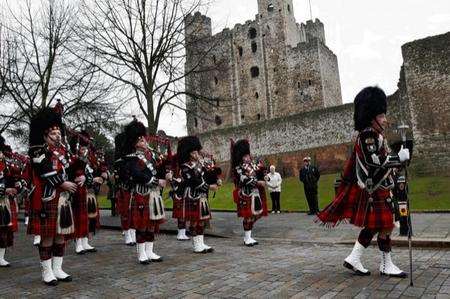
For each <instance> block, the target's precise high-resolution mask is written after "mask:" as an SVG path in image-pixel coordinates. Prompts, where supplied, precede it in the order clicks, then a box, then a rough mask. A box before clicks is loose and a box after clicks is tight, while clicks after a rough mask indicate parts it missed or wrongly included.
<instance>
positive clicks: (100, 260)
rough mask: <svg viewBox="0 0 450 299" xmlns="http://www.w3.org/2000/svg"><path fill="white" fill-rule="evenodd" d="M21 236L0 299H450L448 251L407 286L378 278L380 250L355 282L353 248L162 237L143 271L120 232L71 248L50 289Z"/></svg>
mask: <svg viewBox="0 0 450 299" xmlns="http://www.w3.org/2000/svg"><path fill="white" fill-rule="evenodd" d="M294 216H295V215H293V216H289V217H294ZM216 217H217V215H216ZM277 217H278V216H277ZM297 217H299V218H301V217H300V216H297ZM280 219H281V217H280ZM277 221H278V220H277ZM262 223H264V222H261V224H260V225H259V226H260V228H262V226H263V224H262ZM20 231H21V232H20V233H19V234H18V236H17V238H16V239H17V240H16V245H15V248H14V251H13V252H8V254H7V257H8V259H9V261H10V262H11V263H12V267H11V268H2V269H0V282H1V283H0V297H2V298H10V297H44V296H46V297H50V298H53V297H63V298H77V299H79V298H88V297H92V298H104V297H108V298H119V297H120V298H130V297H137V298H143V297H156V298H181V297H188V298H200V297H209V298H221V297H222V298H233V297H236V298H240V297H250V298H261V297H262V298H287V297H294V298H305V297H310V298H332V297H336V298H349V297H356V298H369V297H371V298H383V297H387V298H397V297H400V296H403V297H405V298H407V297H423V298H450V251H449V250H446V249H417V250H416V251H415V252H414V275H415V286H414V287H409V286H408V280H405V279H394V278H386V277H380V276H379V274H378V271H377V268H378V263H379V252H378V250H377V249H376V247H375V246H373V247H370V248H369V249H368V250H367V252H366V254H365V255H364V259H363V260H364V264H365V266H366V267H367V268H369V269H370V270H371V271H372V272H373V274H372V275H371V276H369V277H359V276H354V275H353V274H351V273H350V272H349V271H348V270H346V269H344V268H343V267H342V266H341V263H342V260H343V259H344V258H345V256H346V255H347V254H348V252H349V250H350V249H351V247H350V246H348V245H333V244H328V245H325V244H314V243H305V244H299V243H297V242H291V241H289V240H284V241H283V240H281V239H270V240H261V241H262V242H261V244H260V245H258V246H256V247H253V248H247V247H245V246H243V245H242V244H241V242H242V241H241V239H240V238H238V237H230V238H207V239H206V240H207V243H208V244H210V245H213V246H214V247H215V248H216V251H215V252H214V253H212V254H207V255H196V254H193V253H191V248H190V247H191V246H190V242H179V241H176V240H175V239H174V236H173V235H160V236H158V238H157V241H156V243H155V248H156V250H157V252H158V253H159V254H162V255H164V258H165V260H164V262H162V263H154V264H151V265H148V266H142V265H138V264H137V263H136V257H135V255H136V254H135V249H134V248H130V247H127V246H125V245H123V244H122V237H121V235H120V233H119V232H118V231H115V230H102V231H100V233H99V234H98V235H97V236H96V238H95V240H94V242H93V244H94V245H95V246H96V247H97V248H98V250H99V251H98V252H97V253H95V254H89V255H84V256H77V255H75V254H74V251H73V247H74V246H73V244H70V246H69V247H70V248H69V249H68V250H67V256H66V258H65V263H64V269H65V270H66V271H67V272H69V273H70V274H72V275H73V277H74V281H73V282H72V283H64V284H63V283H61V284H60V285H58V286H57V287H46V286H44V285H43V284H42V283H41V282H40V269H39V264H38V254H37V250H36V249H34V248H33V247H32V246H31V242H32V240H31V238H30V237H26V236H25V235H24V233H23V231H24V227H23V226H21V228H20ZM262 234H263V232H262V231H261V232H260V235H262ZM394 260H395V261H396V263H397V264H398V266H399V267H401V268H403V269H407V268H408V264H407V261H408V254H407V251H406V249H402V248H395V249H394Z"/></svg>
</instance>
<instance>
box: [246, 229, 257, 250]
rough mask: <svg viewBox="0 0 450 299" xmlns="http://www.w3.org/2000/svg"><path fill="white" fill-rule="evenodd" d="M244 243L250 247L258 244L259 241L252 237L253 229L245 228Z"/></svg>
mask: <svg viewBox="0 0 450 299" xmlns="http://www.w3.org/2000/svg"><path fill="white" fill-rule="evenodd" d="M244 245H245V246H248V247H252V246H255V245H258V242H257V241H256V240H255V239H253V238H252V231H251V230H245V231H244Z"/></svg>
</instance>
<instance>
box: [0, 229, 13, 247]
mask: <svg viewBox="0 0 450 299" xmlns="http://www.w3.org/2000/svg"><path fill="white" fill-rule="evenodd" d="M13 245H14V232H13V230H12V227H0V248H7V247H12V246H13Z"/></svg>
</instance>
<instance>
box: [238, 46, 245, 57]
mask: <svg viewBox="0 0 450 299" xmlns="http://www.w3.org/2000/svg"><path fill="white" fill-rule="evenodd" d="M238 52H239V56H240V57H242V54H243V53H244V49H242V47H238Z"/></svg>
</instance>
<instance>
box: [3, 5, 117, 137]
mask: <svg viewBox="0 0 450 299" xmlns="http://www.w3.org/2000/svg"><path fill="white" fill-rule="evenodd" d="M77 4H78V3H77V1H70V0H41V1H31V0H19V1H14V2H13V1H11V2H7V5H6V6H5V7H4V9H3V13H4V15H7V16H8V18H2V22H3V24H2V26H3V28H4V29H6V30H7V33H5V34H4V35H3V36H4V37H5V40H4V42H6V45H5V48H6V49H7V50H6V51H4V52H3V53H4V55H3V57H2V58H3V59H2V60H3V61H4V62H6V63H3V64H2V65H0V76H1V78H2V82H3V84H4V85H2V86H3V97H4V99H3V101H2V108H5V109H2V112H0V114H1V115H0V116H1V117H2V118H4V119H6V120H7V121H6V122H5V124H7V125H12V124H14V126H10V127H9V128H8V131H10V133H12V134H13V135H16V136H21V135H23V134H24V133H25V130H26V127H27V126H26V124H28V123H29V120H30V118H31V117H32V116H33V115H34V113H35V112H36V111H37V110H39V109H40V108H43V107H47V106H53V105H55V104H56V100H57V99H58V98H59V99H61V101H62V103H63V105H64V107H65V109H64V115H65V118H66V122H67V123H69V124H70V125H71V126H77V125H84V124H86V123H87V124H91V123H93V122H94V123H98V124H102V123H105V122H107V121H108V120H110V119H111V116H112V115H114V109H117V108H118V107H117V105H116V104H115V103H114V102H111V100H110V98H108V95H109V92H111V91H112V87H113V85H112V84H113V83H112V81H108V80H105V78H103V76H101V74H100V73H99V72H98V70H97V69H96V68H94V67H93V66H92V65H91V64H89V63H86V62H85V61H84V60H83V59H80V57H85V56H86V55H91V54H92V53H88V52H87V51H86V49H85V48H83V47H79V46H78V45H79V43H77V42H76V38H74V37H75V36H76V34H75V31H76V30H78V29H79V27H78V25H77V21H78V6H77ZM73 52H77V55H73ZM93 59H95V57H94V58H93Z"/></svg>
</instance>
